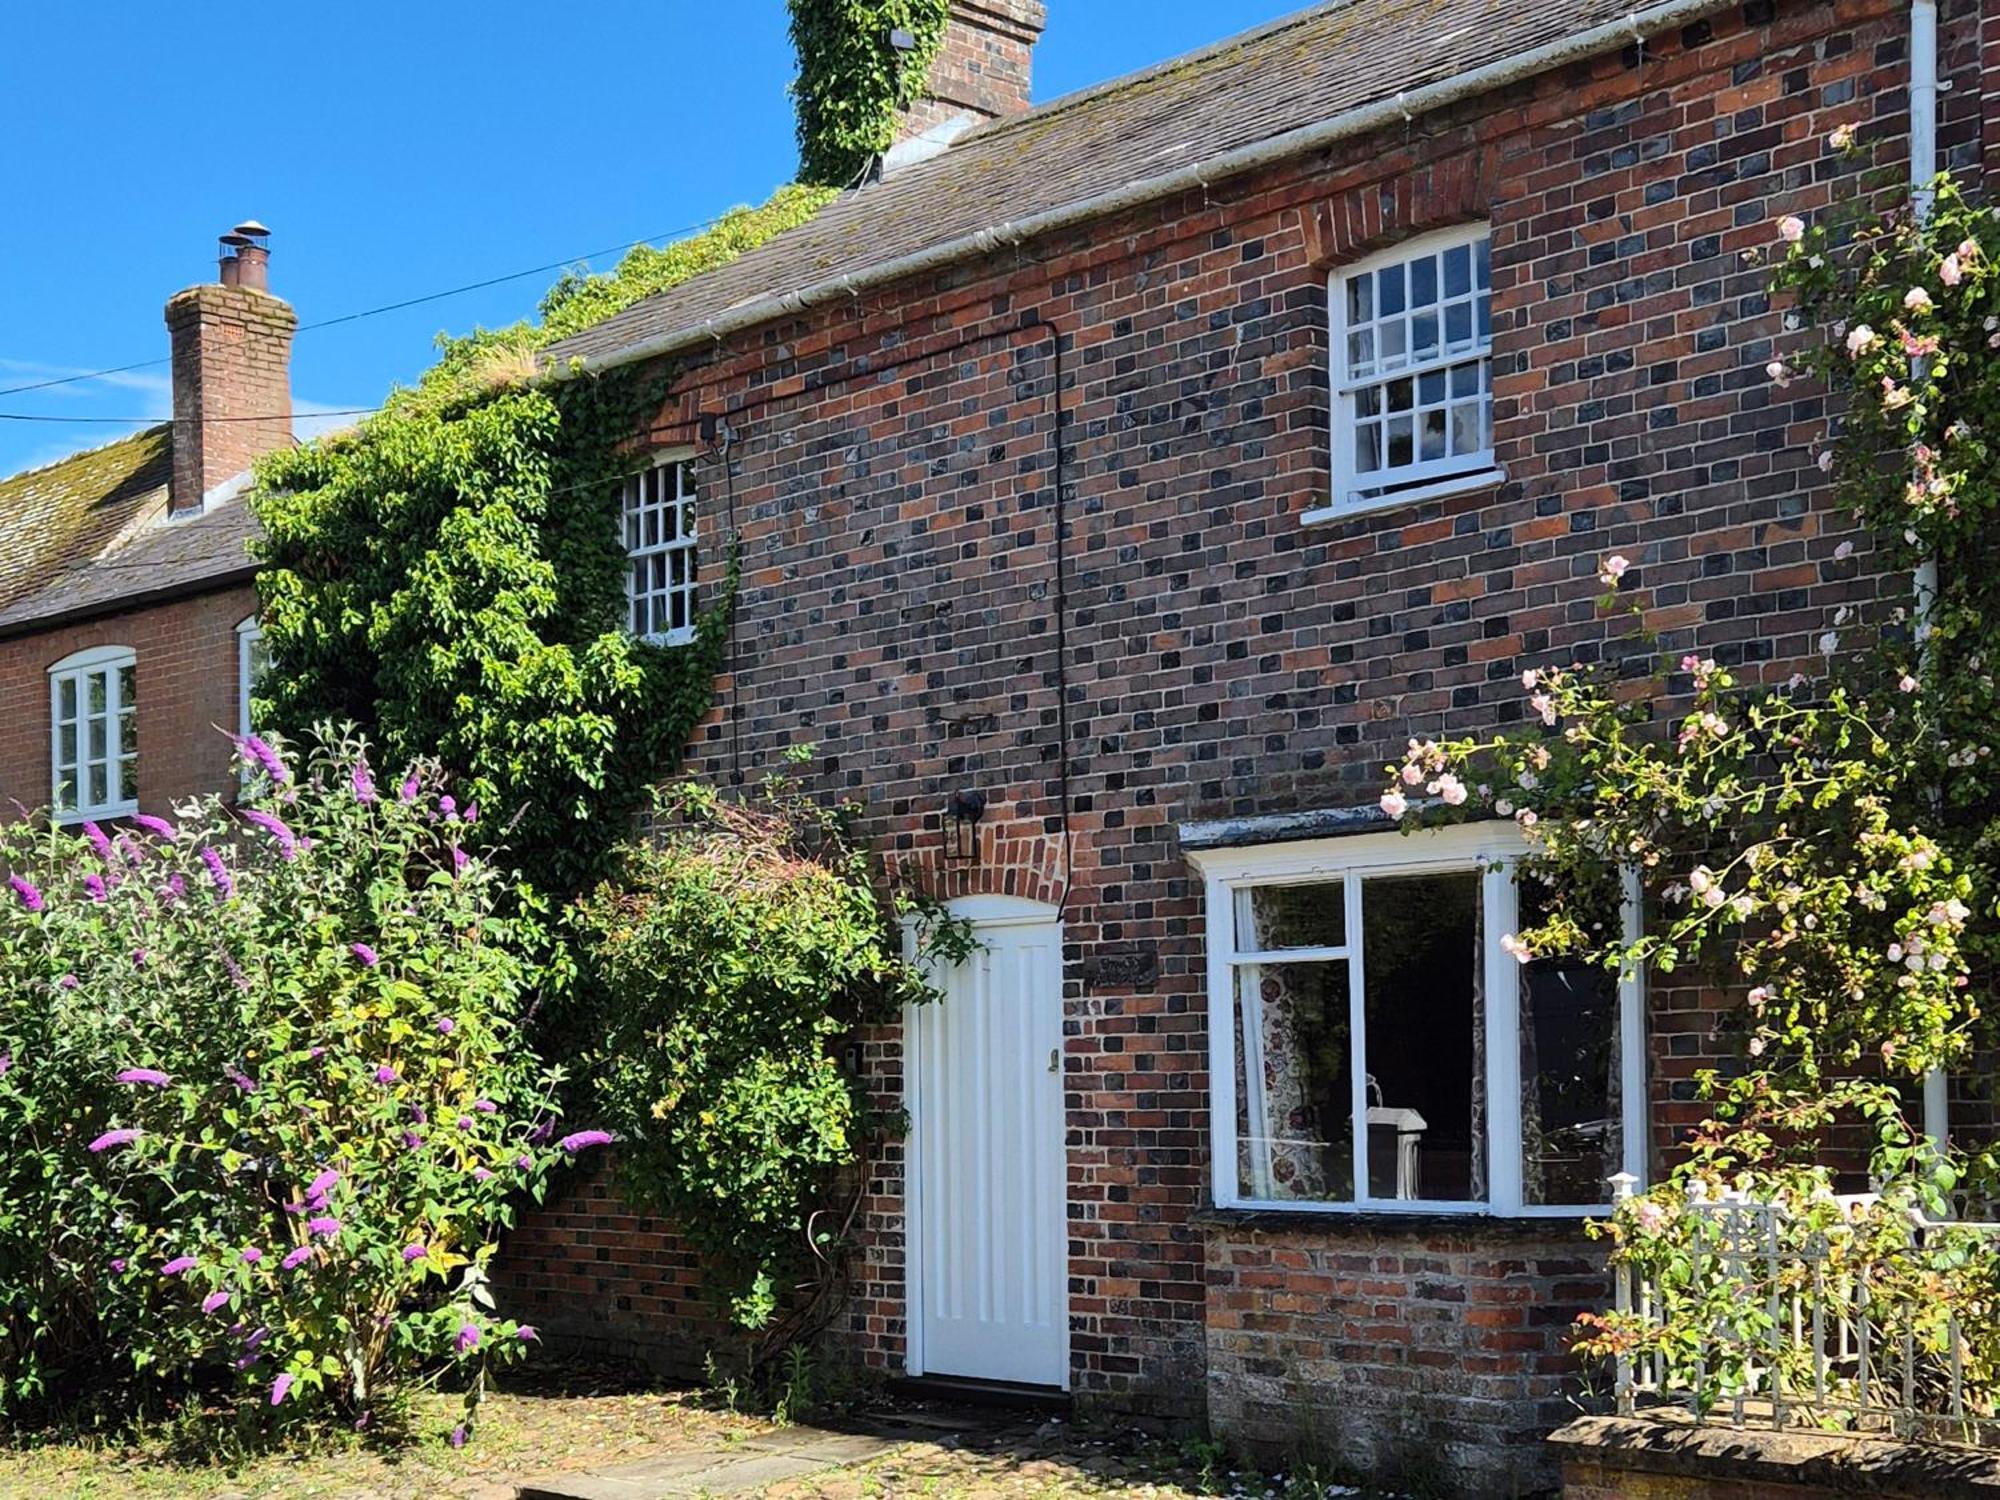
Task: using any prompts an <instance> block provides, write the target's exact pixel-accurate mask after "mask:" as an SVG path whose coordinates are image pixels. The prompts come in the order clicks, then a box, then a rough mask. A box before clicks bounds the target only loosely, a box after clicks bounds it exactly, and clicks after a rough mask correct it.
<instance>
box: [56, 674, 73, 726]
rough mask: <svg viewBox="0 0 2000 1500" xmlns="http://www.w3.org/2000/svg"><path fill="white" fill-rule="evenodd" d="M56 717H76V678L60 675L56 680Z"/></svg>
mask: <svg viewBox="0 0 2000 1500" xmlns="http://www.w3.org/2000/svg"><path fill="white" fill-rule="evenodd" d="M56 702H57V705H58V707H57V712H56V717H57V718H59V719H74V718H75V717H76V679H75V678H74V677H62V678H58V679H57V681H56Z"/></svg>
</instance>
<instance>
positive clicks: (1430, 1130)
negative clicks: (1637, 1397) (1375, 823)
mask: <svg viewBox="0 0 2000 1500" xmlns="http://www.w3.org/2000/svg"><path fill="white" fill-rule="evenodd" d="M1522 852H1523V845H1522V843H1521V840H1520V836H1519V833H1518V831H1517V830H1515V828H1514V827H1513V825H1512V824H1511V823H1506V824H1502V823H1494V824H1466V825H1461V826H1457V827H1452V828H1444V829H1437V830H1433V831H1429V832H1423V833H1418V834H1415V835H1411V836H1408V837H1405V836H1404V835H1402V834H1400V833H1390V834H1382V835H1374V834H1369V835H1362V836H1359V837H1352V838H1342V839H1328V840H1316V841H1312V842H1309V843H1294V844H1274V845H1267V846H1264V847H1261V848H1249V849H1235V850H1219V851H1210V852H1202V853H1192V854H1191V855H1190V859H1191V860H1192V861H1193V862H1194V863H1195V864H1196V866H1197V868H1198V869H1199V870H1200V871H1201V873H1202V875H1203V877H1204V879H1205V880H1206V882H1207V896H1208V947H1209V963H1208V975H1209V1047H1210V1078H1211V1080H1212V1083H1211V1092H1212V1096H1213V1097H1212V1103H1211V1114H1210V1124H1211V1133H1210V1138H1211V1140H1213V1141H1214V1143H1215V1148H1214V1157H1215V1160H1214V1177H1215V1199H1216V1202H1217V1203H1218V1204H1219V1205H1221V1206H1223V1207H1241V1208H1289V1209H1317V1210H1351V1209H1368V1210H1373V1211H1377V1212H1381V1211H1419V1212H1427V1213H1489V1214H1506V1215H1522V1216H1537V1215H1573V1214H1584V1213H1593V1212H1602V1211H1604V1210H1605V1209H1606V1208H1607V1207H1608V1205H1609V1204H1610V1203H1611V1201H1612V1197H1613V1192H1612V1189H1611V1187H1610V1185H1609V1179H1610V1178H1611V1177H1612V1176H1613V1175H1614V1174H1617V1173H1620V1172H1630V1173H1632V1174H1633V1175H1634V1176H1635V1177H1643V1176H1644V1171H1645V1070H1644V1065H1643V1052H1644V1044H1643V1035H1644V1033H1643V1029H1642V1028H1643V1023H1642V1012H1641V1003H1642V1002H1641V995H1640V985H1639V982H1638V980H1637V979H1636V978H1627V979H1623V980H1621V979H1620V978H1619V977H1618V976H1617V975H1614V974H1612V973H1610V972H1609V971H1608V970H1605V969H1603V968H1601V967H1597V966H1592V965H1587V964H1583V963H1577V962H1554V961H1549V960H1535V961H1533V962H1531V963H1528V964H1525V965H1524V964H1520V963H1517V962H1516V961H1515V960H1514V958H1512V957H1511V956H1510V955H1509V954H1508V953H1506V952H1505V951H1504V950H1503V949H1502V947H1501V939H1502V938H1504V937H1506V936H1507V935H1509V934H1511V933H1513V932H1514V931H1516V930H1517V928H1518V927H1521V926H1527V925H1532V921H1533V918H1532V913H1530V914H1528V916H1527V918H1526V919H1525V920H1524V918H1523V914H1522V913H1521V911H1520V905H1521V901H1522V898H1523V897H1524V896H1525V895H1526V894H1527V892H1526V890H1525V889H1524V888H1523V887H1521V886H1520V885H1519V884H1518V883H1517V880H1516V861H1517V860H1518V859H1519V857H1520V856H1521V854H1522ZM1612 904H1613V905H1616V902H1615V901H1614V902H1613V903H1612ZM1636 911H1637V907H1636V892H1635V891H1633V890H1632V889H1630V888H1628V889H1627V891H1626V893H1625V902H1624V910H1623V911H1622V912H1620V911H1615V910H1614V911H1610V912H1607V913H1606V914H1605V921H1606V922H1607V923H1618V924H1621V925H1622V928H1623V930H1624V931H1625V932H1626V933H1627V934H1630V933H1631V932H1632V931H1633V930H1634V928H1635V924H1636V921H1637V916H1636Z"/></svg>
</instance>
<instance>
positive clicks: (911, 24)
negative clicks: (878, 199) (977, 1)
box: [790, 0, 950, 187]
mask: <svg viewBox="0 0 2000 1500" xmlns="http://www.w3.org/2000/svg"><path fill="white" fill-rule="evenodd" d="M790 7H791V13H792V46H793V48H794V50H796V51H797V53H798V58H799V75H798V78H797V79H796V80H794V82H793V84H792V98H793V101H794V103H795V104H796V105H797V108H798V130H799V176H800V178H801V179H802V180H804V181H806V182H815V183H824V184H826V185H828V186H831V187H851V186H852V185H853V184H854V183H855V182H856V181H857V180H858V179H859V178H860V176H861V175H862V173H864V172H865V171H866V170H867V169H868V165H869V163H870V162H871V161H873V160H874V159H875V157H877V156H879V155H880V154H881V153H882V152H884V151H886V150H888V149H889V146H890V143H891V142H892V141H893V140H894V138H895V131H896V112H897V111H898V110H899V109H907V108H909V106H910V105H911V104H913V103H914V102H915V101H916V99H917V97H918V96H919V95H920V94H921V93H922V92H923V86H924V83H925V80H926V79H927V78H928V76H929V74H930V69H931V64H932V63H933V62H935V61H936V60H937V55H938V49H939V48H940V47H941V46H942V45H943V43H944V32H945V23H946V22H947V20H948V19H949V17H950V6H949V4H948V0H790ZM898 31H902V32H906V33H908V35H909V36H910V38H911V39H912V40H913V41H914V42H915V43H916V45H915V47H914V48H913V49H911V50H909V51H901V50H899V49H898V48H896V47H895V46H894V45H893V44H892V43H891V40H890V38H891V37H892V35H893V34H894V33H896V32H898Z"/></svg>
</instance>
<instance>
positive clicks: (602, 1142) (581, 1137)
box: [556, 1130, 611, 1156]
mask: <svg viewBox="0 0 2000 1500" xmlns="http://www.w3.org/2000/svg"><path fill="white" fill-rule="evenodd" d="M610 1144H611V1132H610V1131H608V1130H579V1131H577V1132H576V1133H575V1134H574V1135H566V1136H564V1137H563V1138H562V1139H561V1140H559V1141H557V1142H556V1145H557V1147H558V1148H559V1149H561V1150H563V1151H566V1152H568V1153H569V1154H570V1155H571V1156H574V1155H576V1153H577V1152H579V1151H588V1150H589V1149H590V1148H591V1147H592V1146H608V1145H610Z"/></svg>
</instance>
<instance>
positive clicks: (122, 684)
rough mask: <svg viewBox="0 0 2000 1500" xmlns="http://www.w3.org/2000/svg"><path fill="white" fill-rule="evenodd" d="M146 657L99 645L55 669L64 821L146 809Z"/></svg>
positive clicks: (53, 768) (56, 750)
mask: <svg viewBox="0 0 2000 1500" xmlns="http://www.w3.org/2000/svg"><path fill="white" fill-rule="evenodd" d="M138 662H139V659H138V657H137V656H136V655H135V654H134V653H133V651H132V649H131V648H130V647H128V646H93V647H92V648H91V649H89V650H88V651H78V652H76V653H75V654H74V655H71V656H65V657H64V658H63V659H62V660H61V661H59V662H57V663H56V664H55V665H54V666H52V667H50V668H49V768H50V781H51V787H52V790H51V795H50V805H51V807H52V808H53V809H54V813H55V818H56V821H57V822H59V823H74V822H79V821H81V820H82V819H84V818H115V817H121V816H123V815H125V814H127V813H132V812H137V811H138V809H139V724H138V706H139V690H138Z"/></svg>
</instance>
